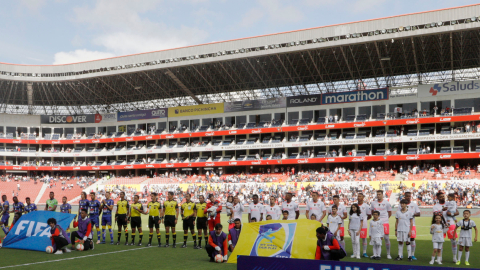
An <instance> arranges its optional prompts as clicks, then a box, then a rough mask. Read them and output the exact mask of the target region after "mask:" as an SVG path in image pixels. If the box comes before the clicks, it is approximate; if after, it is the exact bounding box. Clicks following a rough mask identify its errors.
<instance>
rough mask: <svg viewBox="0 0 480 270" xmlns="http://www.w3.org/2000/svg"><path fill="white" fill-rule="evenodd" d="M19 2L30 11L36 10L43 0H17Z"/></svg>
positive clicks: (42, 3) (43, 2)
mask: <svg viewBox="0 0 480 270" xmlns="http://www.w3.org/2000/svg"><path fill="white" fill-rule="evenodd" d="M19 3H20V4H21V5H22V6H23V7H26V8H27V9H29V10H30V11H38V9H40V8H41V7H42V6H43V5H44V4H45V0H19Z"/></svg>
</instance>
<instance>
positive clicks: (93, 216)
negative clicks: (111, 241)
mask: <svg viewBox="0 0 480 270" xmlns="http://www.w3.org/2000/svg"><path fill="white" fill-rule="evenodd" d="M90 199H91V200H90V201H89V202H88V207H89V208H90V221H91V222H92V227H93V226H95V228H96V230H97V244H100V213H101V204H100V202H99V201H98V200H97V199H95V192H90Z"/></svg>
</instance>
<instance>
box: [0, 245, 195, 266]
mask: <svg viewBox="0 0 480 270" xmlns="http://www.w3.org/2000/svg"><path fill="white" fill-rule="evenodd" d="M192 242H193V241H188V242H187V243H192ZM152 247H153V246H152ZM146 248H150V247H141V248H134V249H124V250H118V251H111V252H105V253H98V254H91V255H85V256H80V257H72V258H65V259H59V260H51V261H43V262H34V263H25V264H17V265H9V266H2V267H0V269H6V268H14V267H22V266H29V265H34V264H40V263H50V262H61V261H68V260H74V259H82V258H88V257H94V256H100V255H106V254H115V253H121V252H127V251H135V250H140V249H146ZM72 252H78V251H72Z"/></svg>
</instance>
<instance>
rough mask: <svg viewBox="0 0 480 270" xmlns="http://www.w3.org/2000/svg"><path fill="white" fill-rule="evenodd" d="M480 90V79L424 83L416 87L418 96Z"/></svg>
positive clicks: (467, 92) (470, 92)
mask: <svg viewBox="0 0 480 270" xmlns="http://www.w3.org/2000/svg"><path fill="white" fill-rule="evenodd" d="M479 91H480V80H472V81H463V82H446V83H436V84H425V85H419V86H418V87H417V92H418V97H438V96H448V95H456V94H459V95H461V94H473V93H478V92H479Z"/></svg>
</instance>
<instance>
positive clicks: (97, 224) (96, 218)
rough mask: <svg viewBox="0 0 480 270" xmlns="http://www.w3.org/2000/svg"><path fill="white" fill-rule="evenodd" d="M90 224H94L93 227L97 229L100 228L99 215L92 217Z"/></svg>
mask: <svg viewBox="0 0 480 270" xmlns="http://www.w3.org/2000/svg"><path fill="white" fill-rule="evenodd" d="M90 222H91V223H92V226H95V227H97V228H98V227H100V222H99V218H98V216H97V215H95V216H90Z"/></svg>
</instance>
